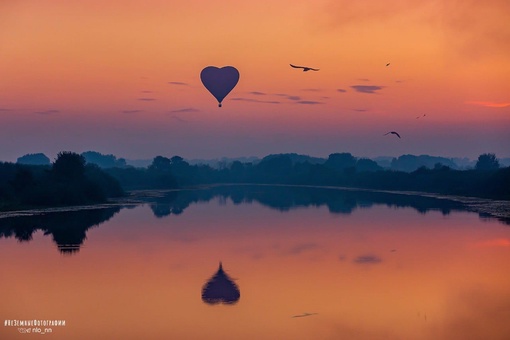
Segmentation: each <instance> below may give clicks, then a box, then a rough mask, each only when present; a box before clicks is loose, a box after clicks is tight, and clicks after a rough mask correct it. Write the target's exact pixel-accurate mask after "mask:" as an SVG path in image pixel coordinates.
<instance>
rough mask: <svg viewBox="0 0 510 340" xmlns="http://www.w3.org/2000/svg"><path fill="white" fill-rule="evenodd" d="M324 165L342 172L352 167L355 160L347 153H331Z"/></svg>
mask: <svg viewBox="0 0 510 340" xmlns="http://www.w3.org/2000/svg"><path fill="white" fill-rule="evenodd" d="M324 165H325V166H327V167H329V168H332V169H335V170H344V169H346V168H351V167H354V166H355V165H356V158H355V157H354V156H353V155H351V154H350V153H348V152H343V153H332V154H331V155H329V157H328V160H327V161H326V163H324Z"/></svg>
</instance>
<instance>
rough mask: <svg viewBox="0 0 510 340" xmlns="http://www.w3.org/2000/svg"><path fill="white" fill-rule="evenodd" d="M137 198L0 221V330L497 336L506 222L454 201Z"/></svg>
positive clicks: (509, 242) (507, 335) (247, 191)
mask: <svg viewBox="0 0 510 340" xmlns="http://www.w3.org/2000/svg"><path fill="white" fill-rule="evenodd" d="M149 201H150V202H148V203H144V204H138V205H132V206H129V207H110V208H103V209H96V210H81V211H67V212H53V213H51V212H47V213H45V214H40V215H34V216H19V217H4V218H0V268H1V271H2V279H1V280H0V291H1V292H2V293H3V294H2V303H1V305H0V321H1V322H2V323H3V326H0V339H39V338H41V337H43V339H44V338H48V339H510V322H509V320H510V225H509V224H508V223H505V222H502V221H499V220H497V219H491V218H482V217H480V216H479V215H478V214H476V213H473V212H468V211H466V210H465V208H464V207H462V206H461V205H460V204H458V203H454V202H449V201H445V200H439V199H434V198H424V197H418V196H406V195H396V194H383V193H368V192H355V191H342V190H331V189H305V188H289V187H263V186H246V187H218V188H212V189H207V190H186V191H175V192H168V193H166V194H165V195H161V196H157V197H153V198H151V199H150V200H149ZM220 262H221V263H222V268H223V271H220V273H219V274H220V275H219V276H220V277H216V281H215V282H213V281H214V280H212V281H211V280H210V279H211V278H212V277H213V276H214V275H215V274H218V273H217V272H218V268H219V264H220ZM215 285H216V286H215ZM204 287H209V288H208V289H204ZM236 292H237V293H236ZM29 320H36V322H41V323H40V325H39V326H37V325H36V326H23V325H21V326H20V325H19V324H17V325H16V322H24V321H29ZM46 320H54V321H59V320H60V321H65V325H60V326H59V325H54V324H49V323H47V324H46V327H45V326H44V325H43V322H46ZM29 331H30V333H28V332H29ZM20 332H23V333H20ZM38 332H46V333H45V334H44V335H41V334H38Z"/></svg>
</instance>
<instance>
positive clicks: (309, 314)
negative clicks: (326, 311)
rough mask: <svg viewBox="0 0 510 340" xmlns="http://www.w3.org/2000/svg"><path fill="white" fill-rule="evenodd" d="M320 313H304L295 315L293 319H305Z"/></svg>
mask: <svg viewBox="0 0 510 340" xmlns="http://www.w3.org/2000/svg"><path fill="white" fill-rule="evenodd" d="M317 314H319V313H303V314H299V315H293V316H292V317H293V318H302V317H305V316H311V315H317Z"/></svg>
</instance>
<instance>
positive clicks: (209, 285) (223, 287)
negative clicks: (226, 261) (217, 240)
mask: <svg viewBox="0 0 510 340" xmlns="http://www.w3.org/2000/svg"><path fill="white" fill-rule="evenodd" d="M240 296H241V293H240V292H239V288H238V287H237V285H236V284H235V282H234V281H233V280H232V279H231V278H230V277H229V276H228V275H227V274H226V273H225V272H224V271H223V267H222V265H221V262H220V267H219V268H218V271H217V272H216V274H214V276H213V277H211V278H210V279H209V281H207V282H206V283H205V284H204V286H203V287H202V301H204V302H205V303H208V304H211V305H214V304H218V303H224V304H229V305H231V304H234V303H236V302H237V301H238V300H239V297H240Z"/></svg>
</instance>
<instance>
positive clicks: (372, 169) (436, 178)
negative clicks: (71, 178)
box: [105, 153, 510, 199]
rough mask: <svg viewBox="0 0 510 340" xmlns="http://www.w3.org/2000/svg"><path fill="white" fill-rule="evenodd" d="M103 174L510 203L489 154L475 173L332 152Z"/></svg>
mask: <svg viewBox="0 0 510 340" xmlns="http://www.w3.org/2000/svg"><path fill="white" fill-rule="evenodd" d="M105 171H106V172H107V173H108V174H110V175H111V176H112V177H114V178H116V179H117V180H118V181H119V182H120V184H121V186H122V187H123V188H125V189H129V190H132V189H172V188H182V187H189V186H196V185H203V184H214V183H253V184H289V185H290V184H293V185H319V186H324V185H328V186H345V187H357V188H364V189H378V190H406V191H423V192H430V193H440V194H450V195H462V196H477V197H486V198H493V199H510V167H506V168H500V167H499V163H498V160H497V158H496V157H495V155H494V154H483V155H480V157H479V158H478V161H477V163H476V166H475V169H471V170H455V169H452V168H450V167H449V166H446V165H443V164H441V163H436V164H435V165H434V167H432V168H428V167H425V166H422V167H420V168H418V169H417V170H415V171H413V172H404V171H395V170H388V169H383V168H381V167H380V166H379V165H377V163H376V162H374V161H372V160H370V159H364V158H360V159H357V158H356V157H354V156H352V155H351V154H350V153H334V154H331V155H329V157H328V159H327V160H326V161H325V162H324V163H322V164H320V163H311V162H308V161H307V160H304V161H301V160H299V159H298V160H296V158H295V157H292V155H289V154H281V155H270V156H267V157H265V158H263V159H262V160H261V161H260V162H259V163H256V164H253V163H251V162H249V163H242V162H239V161H234V162H232V163H231V164H230V165H228V166H224V167H222V168H219V169H215V168H212V167H210V166H208V165H190V164H189V163H187V162H186V161H185V160H184V159H183V158H182V157H179V156H174V157H172V158H167V157H163V156H157V157H155V158H154V160H153V162H152V164H151V165H150V166H149V167H148V168H132V167H128V168H109V169H105Z"/></svg>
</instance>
